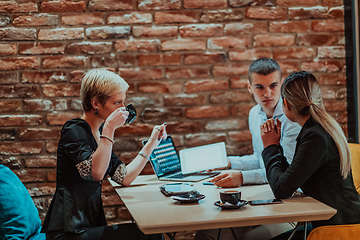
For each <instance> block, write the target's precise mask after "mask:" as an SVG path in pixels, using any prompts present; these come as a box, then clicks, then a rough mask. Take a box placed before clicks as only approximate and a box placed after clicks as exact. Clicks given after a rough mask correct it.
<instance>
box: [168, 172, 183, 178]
mask: <svg viewBox="0 0 360 240" xmlns="http://www.w3.org/2000/svg"><path fill="white" fill-rule="evenodd" d="M184 177H187V175H184V174H182V173H178V174H174V175H172V176H171V178H184Z"/></svg>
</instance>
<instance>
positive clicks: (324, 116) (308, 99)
mask: <svg viewBox="0 0 360 240" xmlns="http://www.w3.org/2000/svg"><path fill="white" fill-rule="evenodd" d="M281 96H282V97H283V98H284V99H286V101H287V102H288V103H289V104H290V106H291V107H292V108H293V109H294V111H295V113H296V114H298V115H300V116H309V115H311V116H312V117H313V118H314V119H315V121H316V122H318V123H319V124H320V125H321V126H322V127H323V128H324V129H325V131H326V132H327V133H328V134H329V135H330V136H331V137H332V139H333V140H334V142H335V144H336V147H337V149H338V151H339V155H340V172H341V175H342V176H343V178H346V177H347V176H348V174H349V173H350V169H351V154H350V149H349V145H348V142H347V139H346V137H345V134H344V132H343V130H342V129H341V127H340V125H339V124H338V123H337V122H336V121H335V119H334V118H333V117H331V116H330V115H329V114H328V113H327V112H326V111H325V108H324V105H323V99H322V97H321V91H320V87H319V84H318V82H317V80H316V78H315V76H314V75H312V74H311V73H309V72H305V71H302V72H296V73H293V74H291V75H290V76H288V77H287V78H286V79H285V80H284V83H283V84H282V86H281Z"/></svg>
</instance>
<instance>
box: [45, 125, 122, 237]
mask: <svg viewBox="0 0 360 240" xmlns="http://www.w3.org/2000/svg"><path fill="white" fill-rule="evenodd" d="M100 131H101V129H100ZM97 147H98V146H97V143H96V140H95V138H94V137H93V135H92V131H91V128H90V126H89V124H88V123H87V122H86V121H85V120H82V119H80V118H76V119H72V120H69V121H67V122H66V123H65V124H64V126H63V128H62V130H61V138H60V141H59V145H58V151H57V171H56V192H55V195H54V197H53V199H52V201H51V205H50V208H49V210H48V213H47V215H46V218H45V221H44V224H43V228H42V232H50V231H62V232H65V233H81V232H84V231H86V230H88V229H89V228H92V227H98V226H104V225H106V224H107V223H106V219H105V214H104V209H103V206H102V200H101V186H102V181H99V182H97V181H94V180H85V179H84V178H82V177H81V176H80V174H79V172H78V170H77V168H76V164H78V163H80V162H82V161H84V160H88V159H89V158H90V156H91V155H92V153H93V152H94V151H95V150H96V148H97ZM121 163H122V162H121V161H120V160H119V159H118V158H117V157H116V155H115V154H114V152H112V155H111V160H110V163H109V167H108V169H107V172H106V174H105V176H104V178H105V177H106V176H107V175H110V176H113V174H114V172H115V170H116V168H117V167H118V166H119V165H120V164H121Z"/></svg>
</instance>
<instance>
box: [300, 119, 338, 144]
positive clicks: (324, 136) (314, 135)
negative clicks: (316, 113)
mask: <svg viewBox="0 0 360 240" xmlns="http://www.w3.org/2000/svg"><path fill="white" fill-rule="evenodd" d="M301 132H302V133H301V138H303V139H307V140H312V141H314V142H324V143H326V144H327V145H328V144H329V141H330V142H332V138H331V136H330V135H329V134H328V133H327V132H326V130H325V129H324V128H323V127H322V126H321V124H320V123H318V122H316V121H315V120H313V119H312V120H311V121H310V122H306V123H305V125H304V126H303V129H302V131H301Z"/></svg>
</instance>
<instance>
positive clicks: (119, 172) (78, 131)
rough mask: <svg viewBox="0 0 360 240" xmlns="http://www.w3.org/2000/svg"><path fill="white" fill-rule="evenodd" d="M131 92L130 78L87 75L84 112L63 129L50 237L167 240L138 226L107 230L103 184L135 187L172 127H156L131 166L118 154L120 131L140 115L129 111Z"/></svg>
mask: <svg viewBox="0 0 360 240" xmlns="http://www.w3.org/2000/svg"><path fill="white" fill-rule="evenodd" d="M128 88H129V85H128V84H127V83H126V82H125V81H124V79H122V78H121V77H120V76H119V75H117V74H115V73H113V72H110V71H108V70H105V69H93V70H90V71H88V72H87V73H86V75H85V76H84V78H83V80H82V83H81V102H82V106H83V109H84V114H83V116H82V117H81V118H75V119H71V120H69V121H67V122H66V123H65V124H64V126H63V128H62V130H61V137H60V140H59V145H58V151H57V172H56V192H55V195H54V197H53V199H52V201H51V205H50V208H49V210H48V213H47V215H46V218H45V221H44V224H43V228H42V232H45V233H46V239H48V240H53V239H56V240H59V239H61V240H99V239H106V240H115V239H116V240H117V239H129V240H141V239H149V240H150V239H162V236H161V235H159V234H155V235H145V234H143V233H142V232H141V231H140V230H139V229H138V227H137V226H136V224H134V223H130V224H118V225H111V226H107V223H106V219H105V213H104V209H103V206H102V200H101V186H102V183H103V181H104V180H105V179H106V178H107V176H110V177H111V179H112V180H113V181H115V182H117V183H119V184H121V185H122V186H129V185H130V183H131V182H132V181H133V180H134V179H135V178H136V177H137V176H138V175H139V174H140V172H141V171H142V169H143V168H144V166H145V164H146V163H147V161H148V160H149V156H150V154H151V153H152V151H153V150H154V148H155V147H156V146H157V145H158V144H159V143H160V141H161V140H162V139H165V138H166V135H167V134H166V128H165V127H166V124H162V125H156V126H154V128H153V130H152V132H151V135H150V138H149V140H148V141H147V143H146V144H145V145H144V147H143V148H142V149H141V151H140V152H139V153H138V155H137V156H136V157H135V158H134V159H133V160H132V161H131V162H130V163H129V164H127V165H126V166H125V164H124V163H123V162H122V161H120V159H119V158H118V157H117V156H116V155H115V153H114V152H113V144H114V133H115V130H116V129H118V128H120V129H119V130H120V131H121V126H123V125H124V124H125V123H131V122H132V121H133V120H134V119H135V117H136V112H135V110H134V109H130V107H129V106H127V107H126V108H125V98H126V91H127V90H128ZM130 112H131V114H130Z"/></svg>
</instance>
